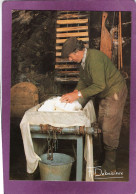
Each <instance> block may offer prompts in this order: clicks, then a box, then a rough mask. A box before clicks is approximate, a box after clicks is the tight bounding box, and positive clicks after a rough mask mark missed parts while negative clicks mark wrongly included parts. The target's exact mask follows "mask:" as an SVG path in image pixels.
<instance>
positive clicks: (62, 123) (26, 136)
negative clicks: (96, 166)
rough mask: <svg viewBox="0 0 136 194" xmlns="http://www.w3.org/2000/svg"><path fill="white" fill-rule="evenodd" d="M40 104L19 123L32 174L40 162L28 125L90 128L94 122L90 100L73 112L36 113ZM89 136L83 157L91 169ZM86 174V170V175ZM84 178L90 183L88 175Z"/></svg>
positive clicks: (93, 112)
mask: <svg viewBox="0 0 136 194" xmlns="http://www.w3.org/2000/svg"><path fill="white" fill-rule="evenodd" d="M42 104H43V103H41V104H38V105H36V106H35V107H33V108H31V109H29V110H28V111H26V112H25V114H24V116H23V118H22V120H21V123H20V129H21V134H22V139H23V144H24V151H25V156H26V162H27V172H28V173H33V172H34V171H35V170H36V168H37V166H38V161H39V160H41V158H40V157H39V156H38V155H37V154H36V153H35V150H34V145H33V141H32V137H31V132H30V125H40V124H43V125H44V124H49V125H51V126H54V127H74V126H85V127H91V123H93V122H95V120H96V116H95V111H94V106H93V102H92V101H91V100H90V101H89V102H88V103H87V104H86V106H85V107H84V108H83V110H80V111H73V112H60V111H59V112H57V111H54V112H38V109H39V107H40V106H41V105H42ZM91 136H92V135H86V143H85V151H84V157H85V160H86V162H87V167H89V166H90V167H93V157H91V156H92V154H93V153H92V147H91V146H92V138H91ZM87 173H88V170H87V172H86V174H87ZM86 177H88V178H87V180H86V181H89V180H90V181H92V177H91V176H90V175H89V176H86Z"/></svg>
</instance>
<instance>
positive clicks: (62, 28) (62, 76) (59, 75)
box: [55, 11, 89, 83]
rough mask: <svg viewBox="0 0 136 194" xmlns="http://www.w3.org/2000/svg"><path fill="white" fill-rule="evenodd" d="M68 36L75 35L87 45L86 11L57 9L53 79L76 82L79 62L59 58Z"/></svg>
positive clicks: (60, 81) (61, 81)
mask: <svg viewBox="0 0 136 194" xmlns="http://www.w3.org/2000/svg"><path fill="white" fill-rule="evenodd" d="M70 37H77V39H78V40H82V41H83V42H84V44H85V46H86V48H88V47H89V32H88V12H85V11H84V12H83V11H59V12H58V14H57V21H56V64H55V81H56V82H59V83H76V82H77V81H78V80H79V67H80V64H77V63H74V62H70V61H69V60H68V58H65V59H63V58H61V50H62V46H63V43H64V42H65V41H66V40H67V39H68V38H70Z"/></svg>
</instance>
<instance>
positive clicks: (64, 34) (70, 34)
mask: <svg viewBox="0 0 136 194" xmlns="http://www.w3.org/2000/svg"><path fill="white" fill-rule="evenodd" d="M75 36H88V32H75V33H58V34H56V37H57V38H60V37H61V38H65V37H75Z"/></svg>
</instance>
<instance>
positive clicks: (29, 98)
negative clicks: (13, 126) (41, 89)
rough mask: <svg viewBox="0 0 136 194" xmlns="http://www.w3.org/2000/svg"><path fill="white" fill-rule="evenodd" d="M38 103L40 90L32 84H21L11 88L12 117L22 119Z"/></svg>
mask: <svg viewBox="0 0 136 194" xmlns="http://www.w3.org/2000/svg"><path fill="white" fill-rule="evenodd" d="M38 103H39V98H38V89H37V87H36V86H35V85H33V84H32V83H29V82H21V83H18V84H16V85H14V86H13V87H12V88H11V117H18V118H21V117H22V116H23V115H24V113H25V111H26V110H28V109H30V108H32V107H33V106H35V105H37V104H38Z"/></svg>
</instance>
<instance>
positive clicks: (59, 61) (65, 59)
mask: <svg viewBox="0 0 136 194" xmlns="http://www.w3.org/2000/svg"><path fill="white" fill-rule="evenodd" d="M56 62H57V63H64V62H65V63H71V62H70V61H69V60H68V58H59V57H56Z"/></svg>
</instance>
